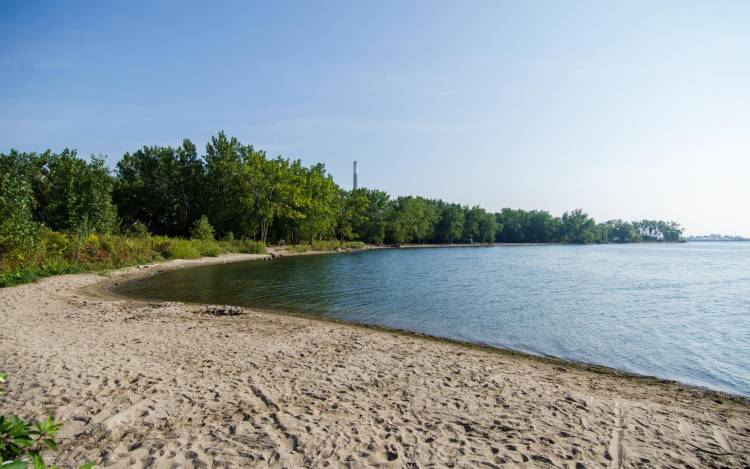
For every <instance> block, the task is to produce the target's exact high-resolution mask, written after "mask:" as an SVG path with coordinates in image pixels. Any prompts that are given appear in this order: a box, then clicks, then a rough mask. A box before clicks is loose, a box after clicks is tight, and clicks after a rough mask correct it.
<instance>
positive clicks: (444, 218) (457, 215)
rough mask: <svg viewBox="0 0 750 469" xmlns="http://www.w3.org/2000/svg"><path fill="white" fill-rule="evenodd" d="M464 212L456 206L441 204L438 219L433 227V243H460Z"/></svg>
mask: <svg viewBox="0 0 750 469" xmlns="http://www.w3.org/2000/svg"><path fill="white" fill-rule="evenodd" d="M464 222H465V218H464V210H463V208H462V207H461V206H460V205H458V204H441V207H440V218H439V219H438V222H437V225H436V227H435V241H437V242H438V243H453V242H456V241H461V239H462V238H463V234H464Z"/></svg>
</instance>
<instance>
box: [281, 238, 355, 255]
mask: <svg viewBox="0 0 750 469" xmlns="http://www.w3.org/2000/svg"><path fill="white" fill-rule="evenodd" d="M363 247H365V243H363V242H362V241H347V242H345V243H343V244H341V242H340V241H338V240H336V239H330V240H326V241H313V242H312V244H296V245H293V246H289V247H288V249H289V250H290V251H292V252H307V251H310V250H312V251H335V250H337V249H362V248H363Z"/></svg>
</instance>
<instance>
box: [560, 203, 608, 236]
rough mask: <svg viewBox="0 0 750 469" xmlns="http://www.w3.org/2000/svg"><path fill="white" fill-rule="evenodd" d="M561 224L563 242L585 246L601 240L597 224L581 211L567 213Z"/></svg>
mask: <svg viewBox="0 0 750 469" xmlns="http://www.w3.org/2000/svg"><path fill="white" fill-rule="evenodd" d="M560 223H561V227H560V230H561V238H562V241H563V242H567V243H577V244H583V243H593V242H596V241H598V240H599V233H598V231H597V229H596V222H595V221H594V219H593V218H591V217H590V216H588V215H587V214H586V213H584V212H583V210H581V209H575V210H573V211H571V212H565V213H564V214H563V216H562V218H561V219H560Z"/></svg>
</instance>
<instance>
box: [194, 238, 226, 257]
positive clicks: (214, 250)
mask: <svg viewBox="0 0 750 469" xmlns="http://www.w3.org/2000/svg"><path fill="white" fill-rule="evenodd" d="M193 245H194V246H195V248H196V249H197V250H198V252H199V253H200V255H201V256H208V257H216V256H218V255H219V254H221V253H222V252H224V251H223V250H222V249H221V247H220V246H219V245H218V244H217V243H216V242H215V241H193Z"/></svg>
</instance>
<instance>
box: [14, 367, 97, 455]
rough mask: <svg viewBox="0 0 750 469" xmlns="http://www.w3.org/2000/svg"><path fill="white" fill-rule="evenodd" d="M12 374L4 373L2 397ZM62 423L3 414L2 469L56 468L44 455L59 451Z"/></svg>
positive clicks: (50, 419)
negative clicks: (58, 438)
mask: <svg viewBox="0 0 750 469" xmlns="http://www.w3.org/2000/svg"><path fill="white" fill-rule="evenodd" d="M7 377H8V374H7V373H5V372H1V371H0V394H3V393H4V392H5V390H4V388H3V385H4V383H5V380H6V379H7ZM61 427H62V424H61V423H59V422H55V421H54V420H52V417H49V416H48V417H47V418H45V419H44V420H39V421H36V422H32V421H27V420H23V419H20V418H19V417H17V416H15V415H11V416H10V417H7V416H5V415H0V468H2V469H24V468H26V467H28V466H29V465H33V467H34V468H35V469H44V468H49V469H54V468H55V466H47V465H46V464H45V463H44V458H43V456H42V452H43V451H46V450H52V451H56V450H57V442H56V441H55V435H57V432H58V431H59V430H60V428H61ZM92 467H94V464H93V463H86V464H82V465H80V466H79V467H78V469H91V468H92Z"/></svg>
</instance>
